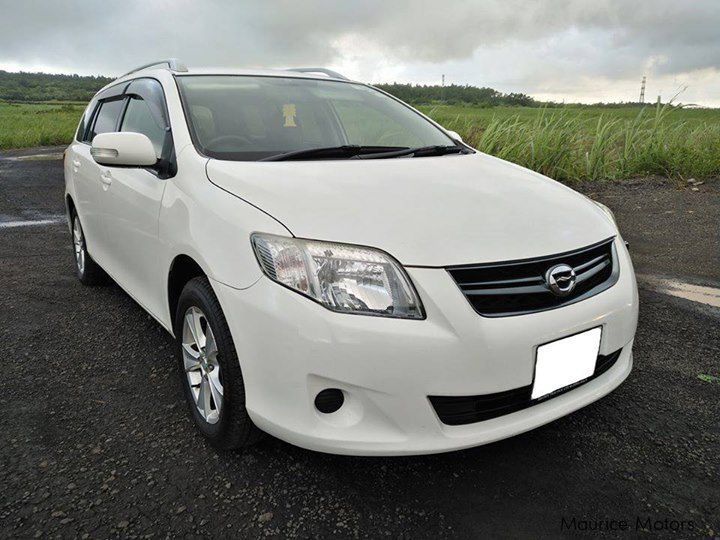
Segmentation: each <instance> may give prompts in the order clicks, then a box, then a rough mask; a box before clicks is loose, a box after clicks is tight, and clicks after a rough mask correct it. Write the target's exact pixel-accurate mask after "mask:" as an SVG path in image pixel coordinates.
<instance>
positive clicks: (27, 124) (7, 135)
mask: <svg viewBox="0 0 720 540" xmlns="http://www.w3.org/2000/svg"><path fill="white" fill-rule="evenodd" d="M84 109H85V106H84V105H73V104H63V105H28V104H16V103H2V102H0V149H4V148H25V147H30V146H49V145H56V144H68V143H69V142H70V141H71V140H72V137H73V134H74V133H75V129H76V128H77V125H78V122H79V121H80V116H81V115H82V112H83V110H84Z"/></svg>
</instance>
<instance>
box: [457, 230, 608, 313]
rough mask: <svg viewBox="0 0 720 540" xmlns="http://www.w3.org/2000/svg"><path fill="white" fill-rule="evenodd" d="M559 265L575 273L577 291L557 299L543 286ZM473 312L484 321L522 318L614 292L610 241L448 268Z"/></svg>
mask: <svg viewBox="0 0 720 540" xmlns="http://www.w3.org/2000/svg"><path fill="white" fill-rule="evenodd" d="M558 264H566V265H568V266H571V267H572V268H573V270H575V274H576V281H575V288H574V289H573V290H572V292H571V293H570V294H568V295H567V296H557V295H555V294H554V293H553V292H552V291H551V290H550V288H549V287H548V285H547V283H546V281H545V274H546V272H547V271H548V270H549V269H550V268H552V267H553V266H556V265H558ZM447 271H448V272H449V273H450V275H451V276H452V278H453V279H454V280H455V282H456V283H457V284H458V286H459V287H460V290H461V291H462V292H463V294H464V295H465V296H466V298H467V299H468V301H469V302H470V304H471V305H472V307H473V308H474V309H475V311H477V312H478V313H479V314H480V315H483V316H485V317H508V316H512V315H525V314H528V313H536V312H538V311H545V310H548V309H555V308H558V307H561V306H566V305H568V304H573V303H575V302H579V301H580V300H584V299H586V298H589V297H590V296H593V295H596V294H598V293H600V292H602V291H604V290H605V289H608V288H610V287H612V286H613V285H614V284H615V283H616V282H617V279H618V264H617V255H616V253H615V247H614V245H613V238H608V239H607V240H603V241H602V242H599V243H597V244H593V245H592V246H588V247H585V248H582V249H578V250H576V251H571V252H568V253H561V254H559V255H552V256H548V257H540V258H537V259H526V260H521V261H508V262H501V263H490V264H477V265H465V266H454V267H450V268H447Z"/></svg>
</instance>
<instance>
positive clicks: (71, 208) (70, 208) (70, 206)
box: [65, 193, 77, 230]
mask: <svg viewBox="0 0 720 540" xmlns="http://www.w3.org/2000/svg"><path fill="white" fill-rule="evenodd" d="M76 212H77V209H76V207H75V201H73V198H72V195H70V194H69V193H66V194H65V214H66V216H67V222H68V227H69V228H70V229H71V230H72V217H73V214H75V213H76Z"/></svg>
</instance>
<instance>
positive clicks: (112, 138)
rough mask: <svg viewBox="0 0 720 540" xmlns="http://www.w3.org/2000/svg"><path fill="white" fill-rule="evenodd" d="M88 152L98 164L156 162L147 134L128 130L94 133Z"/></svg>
mask: <svg viewBox="0 0 720 540" xmlns="http://www.w3.org/2000/svg"><path fill="white" fill-rule="evenodd" d="M90 154H91V155H92V157H93V159H94V160H95V162H96V163H99V164H100V165H125V166H130V167H149V166H150V165H155V163H157V156H156V155H155V148H154V147H153V144H152V143H151V142H150V139H149V138H148V137H147V135H143V134H142V133H132V132H130V131H127V132H116V133H101V134H99V135H95V137H94V138H93V141H92V147H91V148H90Z"/></svg>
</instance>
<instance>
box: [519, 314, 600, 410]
mask: <svg viewBox="0 0 720 540" xmlns="http://www.w3.org/2000/svg"><path fill="white" fill-rule="evenodd" d="M601 339H602V327H600V326H598V327H596V328H592V329H590V330H585V331H584V332H580V333H578V334H574V335H572V336H568V337H565V338H561V339H558V340H556V341H552V342H550V343H546V344H544V345H540V346H539V347H538V348H537V352H536V354H535V379H534V381H533V389H532V394H531V398H532V399H541V398H545V397H548V396H550V395H552V394H554V393H556V392H558V391H559V390H562V389H563V388H567V387H568V386H572V385H574V384H577V383H579V382H581V381H584V380H585V379H588V378H590V377H592V375H593V373H594V372H595V364H596V363H597V357H598V354H599V352H600V340H601Z"/></svg>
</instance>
